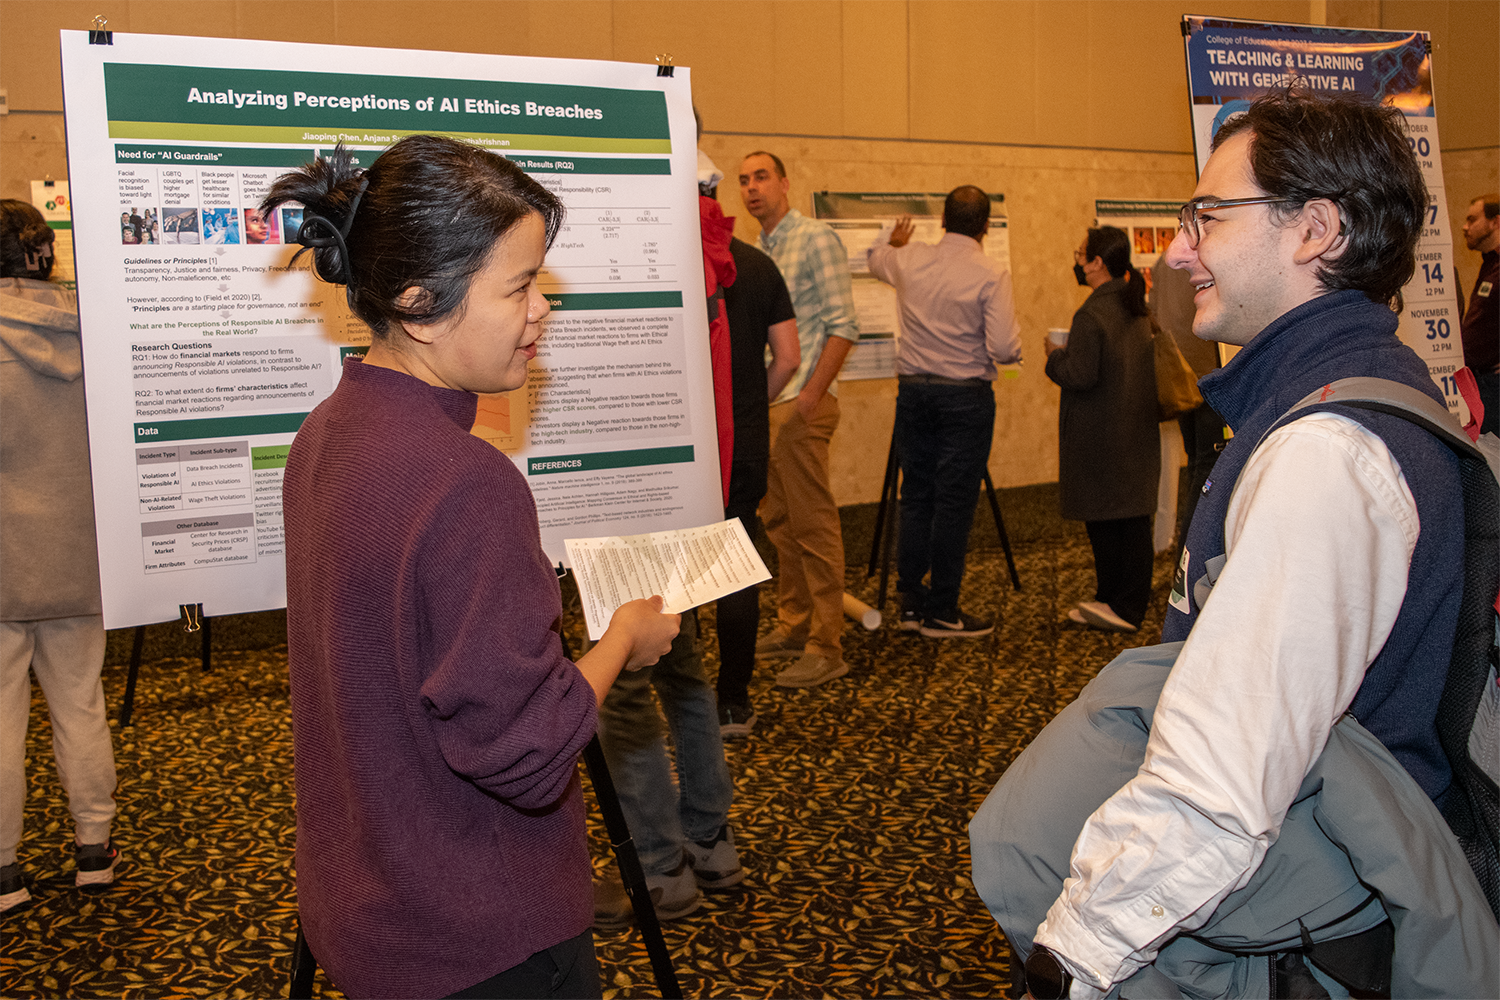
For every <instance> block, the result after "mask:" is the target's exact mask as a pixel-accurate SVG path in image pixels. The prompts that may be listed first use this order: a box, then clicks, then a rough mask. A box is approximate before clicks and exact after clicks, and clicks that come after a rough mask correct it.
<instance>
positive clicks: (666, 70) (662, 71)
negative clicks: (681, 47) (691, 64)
mask: <svg viewBox="0 0 1500 1000" xmlns="http://www.w3.org/2000/svg"><path fill="white" fill-rule="evenodd" d="M676 68H677V67H676V65H675V64H674V63H673V62H672V53H670V52H663V53H662V54H661V55H659V56H657V57H656V75H657V76H671V75H672V73H673V71H674V70H675V69H676Z"/></svg>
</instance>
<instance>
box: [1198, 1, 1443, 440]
mask: <svg viewBox="0 0 1500 1000" xmlns="http://www.w3.org/2000/svg"><path fill="white" fill-rule="evenodd" d="M1183 37H1184V40H1185V44H1186V47H1187V69H1188V90H1189V92H1190V97H1191V101H1192V104H1191V107H1192V117H1193V147H1194V150H1195V152H1196V154H1197V160H1198V171H1199V173H1202V171H1203V166H1204V164H1205V163H1207V162H1208V154H1209V152H1210V144H1211V140H1212V138H1213V133H1214V129H1215V128H1216V127H1217V125H1218V123H1220V122H1222V121H1223V120H1224V119H1225V118H1227V117H1229V116H1231V115H1233V114H1235V113H1236V112H1237V111H1239V110H1242V109H1243V108H1244V107H1246V105H1248V103H1249V102H1250V101H1252V100H1254V99H1255V98H1256V97H1259V96H1260V95H1261V94H1264V93H1266V92H1267V91H1270V90H1275V89H1277V88H1281V87H1285V86H1287V85H1288V84H1290V83H1292V82H1293V81H1296V82H1297V83H1298V84H1299V85H1302V86H1307V87H1310V88H1312V89H1313V90H1315V91H1320V92H1329V93H1332V92H1341V91H1357V92H1360V93H1365V94H1370V95H1372V96H1374V97H1376V98H1378V99H1380V100H1381V101H1384V102H1385V103H1387V104H1391V105H1393V106H1395V107H1397V108H1400V109H1401V111H1402V112H1403V113H1404V114H1405V115H1406V132H1407V141H1408V142H1409V143H1410V144H1411V148H1412V152H1413V153H1415V154H1416V157H1417V163H1418V164H1419V165H1420V166H1421V168H1422V175H1423V177H1424V178H1425V179H1426V181H1427V190H1428V197H1429V201H1430V204H1429V205H1428V209H1427V218H1426V220H1425V225H1424V227H1423V229H1422V236H1421V240H1420V242H1419V243H1418V245H1417V271H1416V274H1415V275H1414V276H1413V278H1412V280H1411V282H1410V283H1409V284H1408V285H1407V286H1406V288H1405V290H1404V292H1403V297H1404V299H1405V308H1404V309H1403V311H1402V313H1401V325H1400V327H1399V329H1398V330H1397V333H1398V335H1399V336H1400V337H1401V339H1402V341H1404V342H1405V343H1406V344H1408V345H1410V346H1411V348H1412V349H1413V350H1415V351H1416V352H1417V354H1418V356H1419V357H1421V358H1422V360H1423V361H1425V362H1426V363H1427V368H1428V371H1430V372H1431V373H1432V378H1433V381H1435V382H1436V383H1437V384H1438V386H1439V387H1440V388H1441V389H1442V391H1443V396H1444V398H1445V399H1446V400H1447V402H1448V409H1449V410H1450V411H1452V412H1453V413H1455V414H1459V415H1461V416H1462V415H1464V414H1466V413H1467V409H1466V408H1464V407H1463V406H1462V400H1461V398H1460V396H1459V393H1458V387H1457V386H1456V385H1455V384H1454V381H1453V373H1454V372H1456V371H1457V370H1458V369H1459V368H1462V367H1463V363H1464V361H1463V344H1462V342H1461V340H1460V337H1459V325H1458V324H1459V312H1458V296H1457V293H1456V291H1455V284H1454V274H1455V272H1454V270H1453V239H1452V234H1451V233H1450V232H1449V225H1448V213H1447V209H1446V208H1445V207H1444V206H1446V205H1447V200H1446V197H1445V194H1444V190H1443V160H1442V149H1441V147H1440V145H1439V143H1438V119H1437V106H1436V102H1435V100H1434V95H1433V91H1432V39H1431V36H1430V35H1429V34H1428V33H1427V32H1425V31H1377V30H1372V29H1356V28H1329V27H1324V26H1320V25H1309V24H1275V23H1264V22H1258V21H1257V22H1252V21H1230V20H1223V19H1219V18H1208V17H1194V16H1185V17H1184V18H1183Z"/></svg>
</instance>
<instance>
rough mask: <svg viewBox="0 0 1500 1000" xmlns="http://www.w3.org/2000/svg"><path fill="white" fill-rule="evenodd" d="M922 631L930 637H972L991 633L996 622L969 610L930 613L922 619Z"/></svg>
mask: <svg viewBox="0 0 1500 1000" xmlns="http://www.w3.org/2000/svg"><path fill="white" fill-rule="evenodd" d="M921 631H922V634H923V635H925V636H926V637H927V638H929V639H970V638H973V637H974V636H977V635H989V634H990V633H991V632H993V631H995V623H994V621H993V620H991V619H989V618H979V617H977V616H975V615H971V614H969V613H968V612H967V611H954V612H951V613H946V614H940V615H928V616H927V617H926V618H924V619H922V629H921Z"/></svg>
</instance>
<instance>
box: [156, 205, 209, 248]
mask: <svg viewBox="0 0 1500 1000" xmlns="http://www.w3.org/2000/svg"><path fill="white" fill-rule="evenodd" d="M161 228H162V234H161V235H162V242H163V243H198V242H201V241H200V240H199V238H198V210H197V209H196V208H169V209H166V210H165V211H163V212H162V226H161Z"/></svg>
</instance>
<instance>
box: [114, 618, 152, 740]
mask: <svg viewBox="0 0 1500 1000" xmlns="http://www.w3.org/2000/svg"><path fill="white" fill-rule="evenodd" d="M145 645H146V626H144V625H137V626H136V627H135V642H134V643H132V644H131V646H130V673H129V674H127V675H126V677H125V703H124V704H122V705H121V706H120V728H121V729H124V728H125V727H126V726H128V725H130V716H131V713H132V712H133V711H134V710H135V679H136V676H137V675H138V674H140V672H141V650H142V648H144V646H145Z"/></svg>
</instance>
